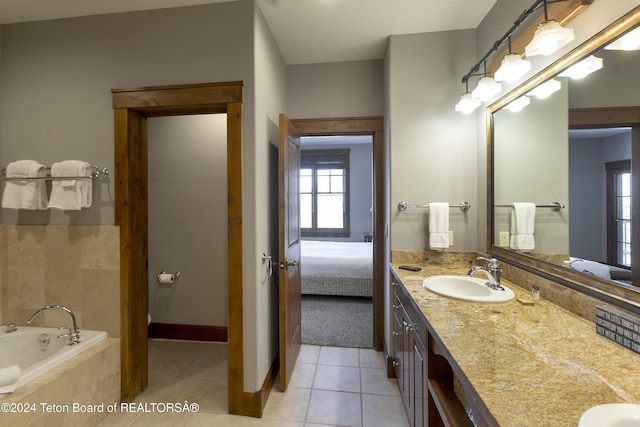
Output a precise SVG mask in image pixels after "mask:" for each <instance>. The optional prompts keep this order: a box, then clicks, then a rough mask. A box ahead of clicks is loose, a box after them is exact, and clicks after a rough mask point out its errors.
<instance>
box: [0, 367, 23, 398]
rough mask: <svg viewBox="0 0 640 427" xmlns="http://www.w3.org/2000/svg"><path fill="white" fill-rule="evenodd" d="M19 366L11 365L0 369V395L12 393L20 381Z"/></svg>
mask: <svg viewBox="0 0 640 427" xmlns="http://www.w3.org/2000/svg"><path fill="white" fill-rule="evenodd" d="M20 373H21V370H20V366H18V365H11V366H8V367H6V368H2V369H0V393H13V392H14V391H15V389H16V383H17V382H18V380H19V379H20Z"/></svg>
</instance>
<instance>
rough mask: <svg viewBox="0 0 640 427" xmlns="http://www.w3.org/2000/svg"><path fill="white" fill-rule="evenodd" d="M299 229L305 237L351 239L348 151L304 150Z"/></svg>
mask: <svg viewBox="0 0 640 427" xmlns="http://www.w3.org/2000/svg"><path fill="white" fill-rule="evenodd" d="M300 227H301V228H302V236H304V237H349V150H302V152H301V155H300Z"/></svg>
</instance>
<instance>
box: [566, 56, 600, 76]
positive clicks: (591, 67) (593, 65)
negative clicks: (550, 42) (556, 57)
mask: <svg viewBox="0 0 640 427" xmlns="http://www.w3.org/2000/svg"><path fill="white" fill-rule="evenodd" d="M601 68H602V58H598V57H596V56H593V55H591V56H589V57H587V58H585V59H583V60H582V61H580V62H578V63H577V64H574V65H572V66H571V67H569V68H567V69H566V70H564V71H563V72H561V73H560V74H558V75H559V76H561V77H569V78H572V79H574V80H580V79H582V78H584V77H586V76H588V75H589V74H591V73H593V72H594V71H598V70H599V69H601Z"/></svg>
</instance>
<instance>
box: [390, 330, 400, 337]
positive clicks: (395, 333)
mask: <svg viewBox="0 0 640 427" xmlns="http://www.w3.org/2000/svg"><path fill="white" fill-rule="evenodd" d="M391 333H392V334H393V336H394V337H399V336H400V335H402V334H401V333H400V332H396V331H393V332H391Z"/></svg>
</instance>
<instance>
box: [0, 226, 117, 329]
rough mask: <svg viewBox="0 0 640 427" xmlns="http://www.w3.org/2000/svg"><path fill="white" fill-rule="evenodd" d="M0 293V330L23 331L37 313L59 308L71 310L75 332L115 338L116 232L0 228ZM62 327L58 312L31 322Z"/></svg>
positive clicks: (108, 229) (64, 320)
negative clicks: (11, 327) (2, 327)
mask: <svg viewBox="0 0 640 427" xmlns="http://www.w3.org/2000/svg"><path fill="white" fill-rule="evenodd" d="M0 289H1V293H0V306H1V307H2V310H1V314H2V322H1V323H3V324H8V323H16V324H18V325H24V324H25V322H26V320H27V319H28V318H29V316H30V315H31V314H33V312H35V311H36V310H37V309H39V308H41V307H44V306H45V305H49V304H60V305H64V306H67V307H69V308H70V309H71V310H73V312H74V314H75V315H76V318H77V320H78V325H79V327H80V329H81V330H82V329H91V330H97V331H106V332H107V333H108V335H109V336H110V337H119V336H120V231H119V227H115V226H45V225H35V226H31V225H3V226H0ZM65 316H66V317H65ZM67 323H68V316H67V315H66V314H65V313H62V312H58V310H52V311H49V312H46V313H43V315H41V316H39V317H38V318H37V319H36V320H35V321H34V322H33V324H34V326H52V327H57V326H60V325H65V324H67Z"/></svg>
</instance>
